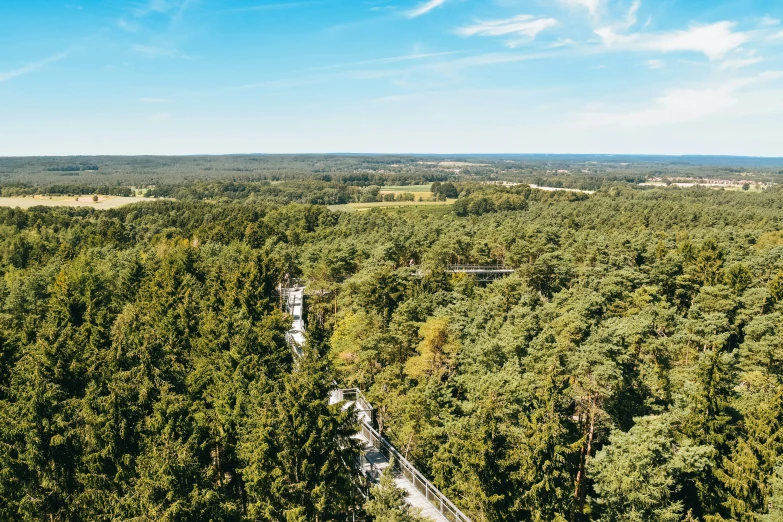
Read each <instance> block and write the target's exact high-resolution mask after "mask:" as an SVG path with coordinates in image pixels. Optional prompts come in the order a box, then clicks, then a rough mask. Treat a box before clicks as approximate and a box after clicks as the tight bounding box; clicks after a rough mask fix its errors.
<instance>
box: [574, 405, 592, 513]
mask: <svg viewBox="0 0 783 522" xmlns="http://www.w3.org/2000/svg"><path fill="white" fill-rule="evenodd" d="M595 409H596V398H595V397H593V398H591V399H590V413H589V414H588V424H587V426H585V428H586V433H585V443H584V444H583V445H582V450H581V452H580V454H579V470H578V471H577V473H576V486H575V488H574V502H575V504H576V505H575V507H574V511H573V513H572V516H571V520H576V519H577V515H581V514H582V513H583V512H584V508H585V498H586V495H587V489H586V488H585V481H586V476H587V463H588V461H589V460H590V455H591V453H592V451H593V437H594V436H595Z"/></svg>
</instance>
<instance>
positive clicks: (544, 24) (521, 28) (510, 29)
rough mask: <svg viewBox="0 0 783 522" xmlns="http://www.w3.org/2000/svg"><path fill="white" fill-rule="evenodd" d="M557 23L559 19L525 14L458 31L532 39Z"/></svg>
mask: <svg viewBox="0 0 783 522" xmlns="http://www.w3.org/2000/svg"><path fill="white" fill-rule="evenodd" d="M556 25H557V20H555V19H554V18H536V17H535V16H531V15H525V14H523V15H519V16H515V17H513V18H507V19H505V20H493V21H487V22H478V23H476V24H475V25H471V26H468V27H463V28H461V29H458V30H457V33H459V34H461V35H463V36H476V35H478V36H509V35H522V36H525V37H527V38H531V39H532V38H535V37H536V36H537V35H538V34H539V33H540V32H542V31H545V30H546V29H549V28H550V27H554V26H556Z"/></svg>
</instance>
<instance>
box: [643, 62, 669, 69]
mask: <svg viewBox="0 0 783 522" xmlns="http://www.w3.org/2000/svg"><path fill="white" fill-rule="evenodd" d="M664 65H665V64H664V63H663V60H647V67H649V68H650V69H663V66H664Z"/></svg>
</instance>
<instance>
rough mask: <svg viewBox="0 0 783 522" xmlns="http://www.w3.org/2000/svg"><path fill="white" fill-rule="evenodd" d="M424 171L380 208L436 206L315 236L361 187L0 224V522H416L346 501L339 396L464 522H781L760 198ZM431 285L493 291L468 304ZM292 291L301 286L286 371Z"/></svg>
mask: <svg viewBox="0 0 783 522" xmlns="http://www.w3.org/2000/svg"><path fill="white" fill-rule="evenodd" d="M452 159H453V158H452ZM311 160H312V161H315V162H316V163H317V161H319V160H317V159H316V158H311ZM349 160H351V161H359V160H358V159H355V158H351V157H346V158H345V159H340V160H339V161H346V162H348V161H349ZM403 160H405V158H402V159H401V158H397V157H394V158H389V161H390V162H391V161H393V162H394V163H395V164H396V163H402V162H403ZM447 160H448V159H444V160H443V161H447ZM106 161H109V160H106ZM123 161H125V160H123ZM134 161H138V164H139V165H142V166H143V165H144V164H145V162H148V161H153V160H152V159H150V158H138V159H135V160H134ZM154 161H157V160H154ZM172 161H173V160H172ZM183 161H184V162H188V161H193V162H200V161H206V160H204V159H203V158H193V159H186V160H183ZM215 161H218V160H215ZM242 161H245V159H243V160H242ZM247 161H250V160H249V159H248V160H247ZM281 161H282V160H281ZM286 161H295V158H289V159H287V160H286ZM296 161H299V160H296ZM361 161H365V160H364V159H361ZM373 161H381V159H380V158H378V159H376V160H373ZM418 161H423V160H421V159H416V160H415V161H414V162H412V164H415V163H416V162H418ZM460 161H465V162H467V161H468V159H460ZM470 161H471V162H476V163H478V162H484V163H488V162H490V161H493V159H492V158H489V159H486V158H470ZM503 161H506V160H503ZM520 161H522V160H520ZM525 161H528V160H525ZM580 161H581V160H580ZM14 162H16V163H14ZM58 162H59V163H58ZM0 164H2V168H3V169H5V172H6V173H8V172H11V171H13V172H17V173H18V172H22V171H23V170H24V169H33V168H40V167H42V166H43V167H44V168H46V169H53V168H54V167H56V166H57V165H61V164H63V165H82V164H84V165H88V166H90V167H92V166H95V167H97V170H91V171H89V172H87V171H80V170H76V171H73V170H68V171H65V170H63V171H62V172H68V173H73V172H79V175H80V176H82V175H89V176H91V177H90V178H89V180H93V179H94V180H98V179H99V176H101V175H103V174H99V173H103V172H105V171H107V170H110V169H111V167H109V166H107V165H106V164H105V163H104V162H103V161H102V160H101V159H100V158H83V159H75V158H68V159H56V160H55V159H41V160H32V161H30V162H29V165H27V166H26V165H25V163H24V162H23V160H21V159H20V160H2V162H0ZM127 164H128V165H131V164H132V162H131V161H130V160H127ZM350 165H351V166H352V167H355V166H356V165H357V164H356V163H351V164H350ZM144 168H146V167H139V169H140V170H143V169H144ZM149 168H150V169H152V168H153V167H149ZM171 168H174V169H176V168H180V167H179V166H177V165H176V164H175V163H172V167H171ZM221 168H222V167H221ZM286 168H288V167H285V166H284V165H281V166H280V170H281V172H290V171H286ZM313 168H315V167H313ZM345 168H346V167H343V166H340V167H339V168H334V170H333V172H334V173H340V172H343V173H344V174H346V175H347V174H348V173H347V172H345V171H344V170H345ZM536 168H538V167H536ZM667 168H668V167H667ZM688 168H690V167H688ZM694 168H698V169H700V170H703V171H706V170H710V169H711V168H712V167H707V166H703V165H702V166H697V167H694ZM721 168H722V167H721ZM726 168H728V167H726ZM732 168H733V167H732ZM736 168H737V169H745V168H749V167H748V166H746V165H739V166H738V167H736ZM754 168H755V167H754ZM759 168H763V169H766V170H765V172H766V173H767V174H765V175H769V176H772V177H773V178H774V177H775V175H774V173H772V170H771V169H769V168H768V166H765V165H761V167H759ZM717 169H718V168H717V167H715V168H712V171H713V172H716V171H717ZM430 170H431V172H429V173H428V174H427V175H433V176H434V177H433V178H430V179H428V178H424V177H423V176H424V175H425V171H424V170H422V171H421V172H419V171H417V170H416V169H415V168H412V169H411V172H410V173H408V174H400V176H410V178H402V180H399V179H398V180H397V181H399V183H397V184H399V185H404V184H406V183H405V182H406V181H408V182H409V183H414V182H419V183H421V182H424V181H438V182H440V183H441V185H439V186H438V190H439V191H440V190H441V187H442V186H443V184H445V183H451V184H452V185H453V188H454V190H455V191H456V194H457V196H458V199H456V203H454V204H453V205H445V206H439V207H421V208H409V209H408V208H386V209H374V210H370V211H367V212H355V213H349V212H335V211H332V210H329V209H328V208H326V207H325V206H324V204H327V203H328V204H332V201H331V200H328V198H326V199H327V200H325V201H315V202H314V203H320V204H310V203H313V202H312V201H309V200H310V199H311V198H312V197H314V196H313V195H314V194H315V195H317V197H319V198H321V197H324V196H323V195H324V194H333V195H334V194H337V196H335V197H336V198H337V200H339V195H340V194H345V197H353V192H352V191H354V190H361V189H362V187H363V186H364V185H362V184H361V183H359V184H352V183H353V182H352V181H347V180H346V179H342V180H341V179H338V178H329V179H325V178H324V177H323V175H322V174H323V173H313V172H312V171H309V174H307V173H306V172H305V171H304V169H303V170H302V171H301V172H297V173H296V174H291V175H290V177H287V176H288V175H287V174H286V175H281V178H285V179H288V180H289V181H286V182H285V183H284V184H273V183H271V180H269V179H260V178H259V179H256V180H251V181H247V180H246V181H241V180H231V179H227V178H225V177H220V178H215V179H213V178H210V177H205V178H198V177H197V176H194V177H193V179H192V181H187V179H190V178H187V176H190V175H192V173H191V174H188V175H187V176H183V177H182V178H176V177H175V178H173V179H172V180H170V183H169V184H168V185H166V184H165V183H161V185H166V186H170V187H172V189H171V190H178V191H180V192H179V193H178V196H179V197H177V200H176V201H172V200H159V201H150V202H145V203H139V204H135V205H129V206H126V207H122V208H118V209H112V210H105V211H97V210H93V209H89V208H85V209H77V208H64V207H62V208H59V207H50V208H43V207H35V208H32V209H30V210H27V211H23V210H19V209H13V208H4V209H0V519H2V520H30V521H32V520H57V521H77V520H150V521H152V520H167V521H180V520H181V521H190V520H237V521H239V520H269V521H277V520H286V521H305V520H306V521H311V520H320V521H328V520H335V521H336V520H351V519H352V517H354V516H356V517H357V518H356V519H357V520H360V519H366V520H381V521H385V520H415V519H416V516H415V514H409V513H404V512H402V511H401V510H400V509H399V507H400V497H399V492H396V491H394V489H393V488H392V487H391V486H389V480H388V478H386V479H384V481H382V483H381V484H380V485H379V486H376V487H375V488H373V491H372V494H371V497H370V499H369V501H368V500H367V499H365V498H364V497H363V496H362V495H361V494H360V493H359V492H358V490H357V488H356V475H357V469H356V464H355V460H354V457H355V455H356V452H357V451H358V448H357V447H356V444H355V442H353V439H351V434H352V433H353V432H354V430H355V429H356V424H355V422H356V419H355V418H353V417H352V415H351V413H350V412H349V411H344V410H342V409H341V408H340V407H339V406H330V405H329V404H328V401H327V394H328V391H329V389H330V388H331V387H332V386H333V383H334V382H335V381H337V382H339V383H340V384H341V385H343V386H356V387H358V388H360V389H361V390H363V391H364V393H365V394H366V396H367V397H368V399H369V400H370V402H372V403H373V405H374V406H375V407H376V410H377V411H376V421H377V427H378V429H379V431H381V432H382V433H383V434H384V435H385V436H386V437H387V438H389V440H390V441H391V442H392V443H393V444H394V445H395V446H396V447H397V449H398V450H399V451H400V452H401V453H402V454H403V455H405V456H406V458H408V459H409V460H411V461H412V462H413V463H414V464H416V466H417V467H418V468H419V469H420V470H421V471H422V472H423V473H424V474H425V475H426V476H428V477H429V478H430V479H431V480H432V481H433V482H434V483H435V484H436V485H437V486H438V487H439V488H440V489H441V490H442V491H443V492H444V493H445V494H446V495H447V496H448V497H449V498H450V499H451V500H452V501H454V503H455V504H457V505H458V506H459V507H460V508H461V509H462V510H463V511H464V512H465V513H467V514H468V515H469V516H470V517H471V518H472V519H473V520H474V521H477V522H478V521H492V522H495V521H497V522H500V521H503V522H506V521H507V522H511V521H519V520H535V521H552V520H561V521H588V520H596V521H616V520H625V521H642V520H644V521H647V520H652V521H680V520H689V521H696V520H698V521H704V522H717V521H724V520H725V521H729V520H740V521H759V520H761V521H765V520H768V521H773V520H781V517H783V190H781V188H780V187H778V186H772V187H769V188H766V189H765V190H763V191H758V192H752V193H751V192H744V191H727V190H712V189H703V188H691V189H668V188H653V189H646V190H642V189H638V188H634V187H631V186H629V185H628V184H627V183H625V182H618V181H617V180H616V179H614V178H613V177H612V176H613V174H611V173H609V174H605V175H604V174H596V175H597V176H599V177H601V179H602V181H601V186H600V187H599V188H598V191H597V192H596V193H595V194H591V195H588V194H584V193H574V192H544V191H541V190H536V189H533V188H530V187H529V186H527V185H517V186H511V187H502V186H496V185H487V184H484V183H481V180H478V179H469V178H466V177H461V176H463V174H459V175H455V176H451V175H446V176H445V177H442V178H441V179H436V178H437V176H440V175H441V174H439V172H441V171H442V170H444V169H430ZM544 170H545V169H544ZM186 171H188V169H186V168H184V167H183V172H186ZM59 172H60V171H56V170H47V171H46V174H45V175H51V174H55V175H56V174H58V173H59ZM188 172H191V171H188ZM759 172H760V171H759ZM153 174H154V173H153ZM648 174H649V173H648ZM648 174H644V175H645V176H646V175H648ZM42 175H43V174H42ZM123 175H125V174H123ZM148 175H149V173H145V174H143V176H148ZM156 175H158V176H161V177H160V178H159V179H158V180H157V182H160V180H162V179H164V176H163V174H156ZM352 175H353V174H352ZM373 175H375V174H373ZM715 175H718V174H715ZM721 175H723V174H721ZM759 175H761V174H759ZM12 176H16V174H12ZM118 176H119V175H118ZM395 176H396V174H395ZM417 176H419V177H417ZM585 176H589V175H588V174H585ZM154 177H155V175H150V177H149V178H145V179H149V180H152V179H153V178H154ZM186 178H187V179H186ZM196 178H198V179H196ZM576 178H578V176H575V177H574V179H576ZM47 179H54V178H34V180H33V178H31V179H27V180H25V178H24V176H21V177H18V178H14V179H13V182H12V183H10V184H7V185H5V186H4V190H5V189H10V188H13V187H14V186H16V187H19V185H15V184H16V183H17V182H20V180H21V182H23V183H33V184H35V183H38V182H40V183H42V184H45V183H46V182H47V181H46V180H47ZM57 179H58V180H59V181H58V183H63V186H65V187H68V184H67V183H64V182H63V181H62V180H64V179H65V180H72V178H70V177H67V178H63V177H59V176H58V177H57ZM117 179H120V178H117ZM128 179H129V178H128ZM373 182H374V183H378V180H374V181H373ZM78 183H82V180H80V181H78ZM86 183H87V185H89V184H90V183H92V181H87V182H86ZM122 183H127V180H123V181H122ZM122 183H121V184H122ZM362 183H365V182H362ZM367 184H372V183H371V182H370V181H368V182H367ZM104 185H105V182H103V183H100V186H104ZM281 185H282V186H281ZM261 186H265V187H267V188H268V189H269V190H270V191H271V190H273V189H274V190H277V191H278V192H277V193H276V194H272V193H271V192H264V191H262V190H260V189H259V187H261ZM205 187H213V189H214V187H221V190H220V191H219V192H224V191H223V190H222V187H233V189H232V192H233V193H234V196H233V197H227V196H223V195H217V196H216V194H215V193H212V192H208V191H206V189H205ZM69 190H74V191H75V190H76V189H75V188H74V186H70V188H69ZM200 190H201V191H203V194H204V196H203V197H197V196H195V195H194V194H197V193H198V191H200ZM443 190H444V191H448V192H449V195H450V196H451V195H453V193H452V192H451V190H452V188H451V187H448V186H447V187H446V188H445V189H443ZM327 191H331V192H327ZM216 192H218V191H216ZM207 194H208V196H209V197H207ZM444 197H445V196H444ZM303 202H304V203H307V204H302V203H303ZM452 263H472V264H505V265H506V266H509V267H513V268H514V269H515V272H514V274H513V275H511V276H509V277H507V278H503V279H501V280H499V281H496V282H493V283H489V284H481V283H478V282H477V281H476V279H475V278H473V277H471V276H468V275H464V274H450V273H448V272H447V269H448V267H449V266H450V265H451V264H452ZM286 275H288V276H290V277H298V278H300V279H301V280H302V281H303V282H304V284H306V286H307V294H308V297H307V299H308V302H307V305H308V306H307V320H308V321H307V322H308V325H309V330H308V334H307V335H308V341H309V349H308V353H307V355H306V357H305V358H304V359H302V360H299V361H294V358H293V356H292V355H291V352H290V350H289V348H288V347H287V346H286V344H285V338H284V333H285V330H286V329H287V326H286V322H285V318H284V316H283V314H282V313H281V312H280V310H279V306H278V296H277V293H276V288H277V285H278V284H279V283H280V282H281V281H282V280H283V279H284V278H285V277H286ZM384 485H385V487H384Z"/></svg>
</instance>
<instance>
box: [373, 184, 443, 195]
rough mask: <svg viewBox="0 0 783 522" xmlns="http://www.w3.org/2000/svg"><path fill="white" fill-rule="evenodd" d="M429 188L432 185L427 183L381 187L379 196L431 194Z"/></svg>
mask: <svg viewBox="0 0 783 522" xmlns="http://www.w3.org/2000/svg"><path fill="white" fill-rule="evenodd" d="M430 187H432V185H431V184H429V183H428V184H426V185H392V186H385V187H381V194H398V193H399V194H402V193H404V192H410V193H412V194H420V193H422V192H426V193H429V194H431V192H430Z"/></svg>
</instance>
